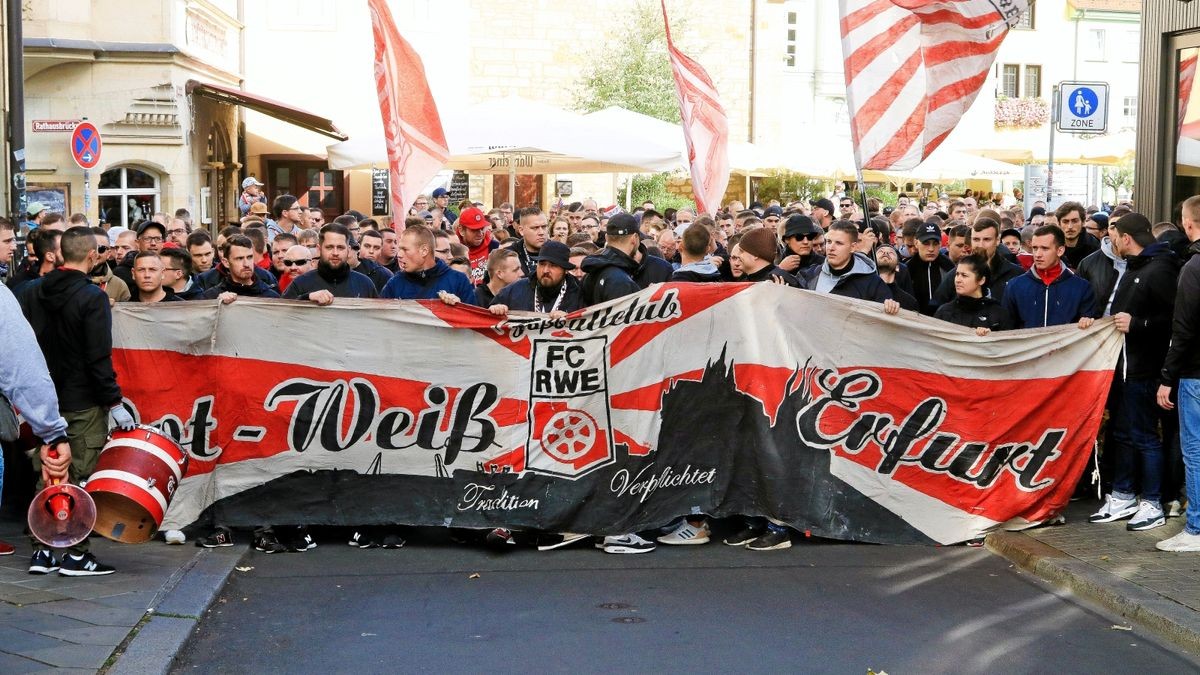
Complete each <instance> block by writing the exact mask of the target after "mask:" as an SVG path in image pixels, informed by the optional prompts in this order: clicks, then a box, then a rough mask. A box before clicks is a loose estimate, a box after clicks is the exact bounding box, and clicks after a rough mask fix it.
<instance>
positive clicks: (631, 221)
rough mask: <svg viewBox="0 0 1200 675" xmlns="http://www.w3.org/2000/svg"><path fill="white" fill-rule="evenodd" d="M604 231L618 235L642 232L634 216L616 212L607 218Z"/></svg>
mask: <svg viewBox="0 0 1200 675" xmlns="http://www.w3.org/2000/svg"><path fill="white" fill-rule="evenodd" d="M604 233H605V234H610V235H612V236H614V237H620V236H623V235H626V234H641V233H642V232H641V228H640V227H639V226H638V221H637V219H636V218H634V217H633V216H631V215H629V214H628V213H618V214H617V215H615V216H613V217H612V218H609V219H608V225H607V226H605V228H604Z"/></svg>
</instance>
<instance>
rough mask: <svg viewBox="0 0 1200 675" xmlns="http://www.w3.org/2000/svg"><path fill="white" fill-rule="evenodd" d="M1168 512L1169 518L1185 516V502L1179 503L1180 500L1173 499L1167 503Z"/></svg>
mask: <svg viewBox="0 0 1200 675" xmlns="http://www.w3.org/2000/svg"><path fill="white" fill-rule="evenodd" d="M1166 511H1167V517H1168V518H1178V517H1179V516H1182V515H1183V514H1184V508H1183V502H1181V501H1179V500H1178V499H1172V500H1171V501H1169V502H1167V509H1166Z"/></svg>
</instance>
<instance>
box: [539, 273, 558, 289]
mask: <svg viewBox="0 0 1200 675" xmlns="http://www.w3.org/2000/svg"><path fill="white" fill-rule="evenodd" d="M562 282H563V279H559V280H558V281H554V280H553V279H551V278H550V277H542V276H539V277H538V278H537V285H538V288H544V289H546V290H558V287H559V286H561V285H562Z"/></svg>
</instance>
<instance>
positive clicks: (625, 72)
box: [572, 0, 685, 204]
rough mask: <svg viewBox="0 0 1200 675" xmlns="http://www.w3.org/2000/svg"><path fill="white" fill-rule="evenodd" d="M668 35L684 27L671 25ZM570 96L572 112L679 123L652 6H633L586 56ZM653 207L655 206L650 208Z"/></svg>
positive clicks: (642, 2) (663, 39) (643, 1)
mask: <svg viewBox="0 0 1200 675" xmlns="http://www.w3.org/2000/svg"><path fill="white" fill-rule="evenodd" d="M671 25H672V28H673V29H674V31H673V32H672V34H673V35H675V34H679V32H680V31H681V29H682V28H683V26H684V25H685V22H683V21H680V20H679V19H675V20H674V21H672V24H671ZM588 58H589V61H590V63H589V64H588V65H587V66H586V67H585V68H584V70H583V73H582V75H581V76H580V78H579V80H577V81H576V83H575V87H574V90H573V91H572V101H573V106H574V107H575V109H576V110H580V111H583V112H595V111H597V110H603V109H604V108H607V107H609V106H620V107H622V108H625V109H626V110H632V111H634V112H639V113H642V114H643V115H649V116H651V117H655V118H657V119H660V120H663V121H666V122H671V123H674V124H678V123H679V120H680V118H679V103H678V102H677V101H676V100H675V81H674V79H673V77H672V75H671V62H670V60H669V59H668V58H667V35H666V31H665V30H664V29H663V19H662V9H661V7H660V6H659V3H658V2H653V1H651V0H639V1H638V3H637V4H636V5H635V6H634V8H633V10H632V11H630V12H629V13H628V14H625V15H624V16H623V17H622V18H621V19H620V20H619V22H618V25H617V26H616V27H615V28H614V29H613V31H612V32H610V33H607V34H606V35H605V38H604V40H602V41H599V42H598V43H596V46H595V47H594V48H593V49H592V50H591V52H590V53H589V54H588ZM656 204H657V202H656Z"/></svg>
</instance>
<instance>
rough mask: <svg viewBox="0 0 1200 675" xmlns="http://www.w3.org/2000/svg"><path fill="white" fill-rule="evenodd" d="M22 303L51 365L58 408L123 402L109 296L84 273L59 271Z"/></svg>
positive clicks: (33, 286)
mask: <svg viewBox="0 0 1200 675" xmlns="http://www.w3.org/2000/svg"><path fill="white" fill-rule="evenodd" d="M19 300H20V303H21V310H22V311H23V312H24V313H25V318H26V319H28V320H29V324H30V325H31V326H33V331H34V333H35V334H36V335H37V339H38V346H40V347H41V348H42V354H43V355H45V357H46V364H47V365H48V366H49V367H50V379H51V380H53V381H54V390H55V391H56V392H57V393H58V407H59V410H62V411H68V412H74V411H79V410H88V409H91V408H97V407H104V408H110V407H112V406H114V405H117V404H118V403H120V402H121V388H120V387H119V386H117V374H116V372H115V371H114V370H113V365H112V312H111V309H110V306H109V303H108V295H107V294H105V292H104V291H102V290H100V287H99V286H96V285H95V284H93V283H92V282H91V281H90V280H88V277H87V275H85V274H84V273H83V272H77V271H75V270H68V269H57V270H54V271H52V272H50V273H49V274H47V275H46V276H44V277H42V278H41V279H37V280H36V281H31V282H29V283H28V284H26V285H25V286H24V287H23V288H22V289H21V294H20V296H19Z"/></svg>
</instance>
